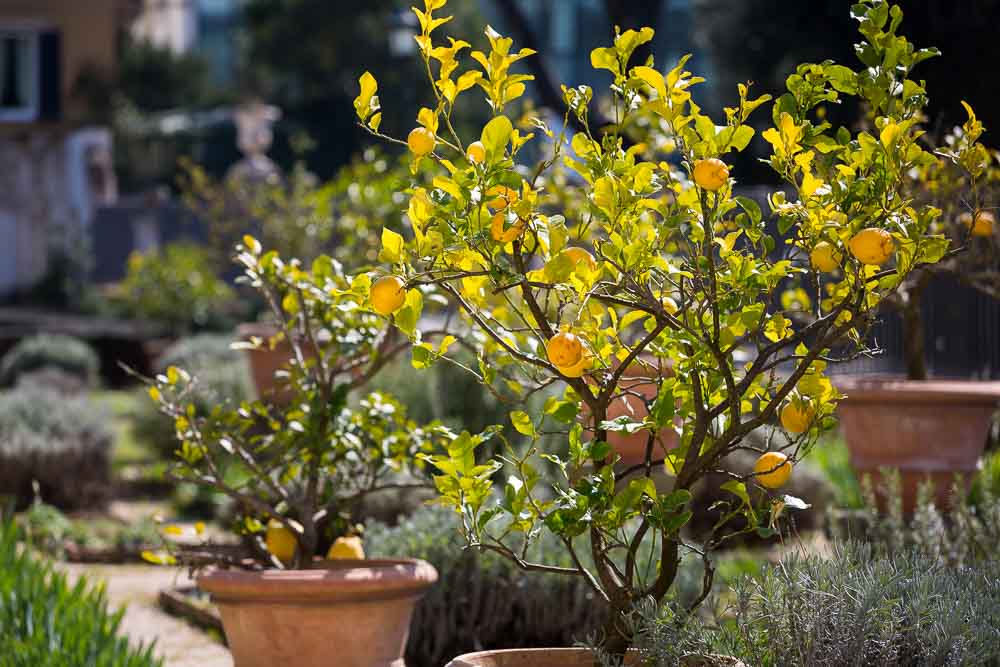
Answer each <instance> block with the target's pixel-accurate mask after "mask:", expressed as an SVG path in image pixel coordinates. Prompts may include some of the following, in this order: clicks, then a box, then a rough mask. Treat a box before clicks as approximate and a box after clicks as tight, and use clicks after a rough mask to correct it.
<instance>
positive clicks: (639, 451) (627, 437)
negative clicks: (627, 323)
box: [607, 360, 677, 465]
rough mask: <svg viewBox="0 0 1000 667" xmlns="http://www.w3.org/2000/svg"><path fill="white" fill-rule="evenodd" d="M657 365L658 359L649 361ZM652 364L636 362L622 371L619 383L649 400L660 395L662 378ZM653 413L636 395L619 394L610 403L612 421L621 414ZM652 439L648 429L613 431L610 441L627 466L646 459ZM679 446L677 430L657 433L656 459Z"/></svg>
mask: <svg viewBox="0 0 1000 667" xmlns="http://www.w3.org/2000/svg"><path fill="white" fill-rule="evenodd" d="M648 363H650V364H652V365H654V366H655V365H657V363H658V362H657V361H656V360H653V361H650V362H648ZM670 374H671V372H670V369H669V368H667V369H665V370H664V375H665V376H669V375H670ZM655 376H656V373H655V371H653V370H652V369H651V368H649V366H647V365H646V364H644V363H640V362H638V361H634V362H632V363H631V364H630V365H629V367H628V368H627V369H625V372H624V373H623V374H622V377H621V379H620V380H619V382H618V386H619V388H621V389H625V390H628V391H631V392H635V393H637V394H641V395H642V396H644V397H645V398H646V400H649V399H652V398H655V397H656V393H657V392H658V391H659V389H660V388H659V378H657V377H655ZM648 414H649V411H648V410H646V404H645V403H644V402H643V401H642V400H641V399H640V398H639V397H638V396H632V395H628V394H627V395H624V396H619V397H618V398H616V399H615V400H613V401H612V402H611V404H610V405H609V406H608V415H607V416H608V421H612V420H615V419H617V418H618V417H623V416H624V417H628V418H629V419H632V420H634V421H642V420H643V419H645V418H646V416H647V415H648ZM648 439H649V434H648V432H647V431H645V430H643V431H639V432H637V433H631V434H629V433H622V432H620V431H619V432H609V433H608V444H609V445H611V446H612V447H613V448H614V450H615V451H616V452H618V455H619V456H621V463H622V464H624V465H636V464H639V463H642V462H643V461H645V460H646V441H647V440H648ZM676 446H677V433H676V432H675V431H674V430H673V429H663V430H661V431H660V432H659V433H657V434H656V440H655V442H654V446H653V458H654V459H660V458H663V457H664V456H666V453H667V452H668V451H670V450H671V449H673V448H674V447H676Z"/></svg>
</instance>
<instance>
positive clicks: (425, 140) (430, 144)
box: [406, 127, 437, 157]
mask: <svg viewBox="0 0 1000 667" xmlns="http://www.w3.org/2000/svg"><path fill="white" fill-rule="evenodd" d="M436 143H437V139H436V138H435V137H434V133H433V132H431V131H430V130H428V129H427V128H426V127H415V128H413V129H412V130H410V134H409V136H408V137H406V145H407V146H409V147H410V152H411V153H413V154H414V155H416V156H417V157H422V156H424V155H427V154H428V153H430V152H431V151H433V150H434V144H436Z"/></svg>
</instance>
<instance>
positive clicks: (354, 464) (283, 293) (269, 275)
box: [149, 237, 454, 568]
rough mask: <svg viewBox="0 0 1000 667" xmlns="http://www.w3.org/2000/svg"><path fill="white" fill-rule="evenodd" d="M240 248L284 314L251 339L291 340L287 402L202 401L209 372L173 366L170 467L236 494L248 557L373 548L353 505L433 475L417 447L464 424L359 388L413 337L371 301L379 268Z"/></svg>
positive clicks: (298, 561)
mask: <svg viewBox="0 0 1000 667" xmlns="http://www.w3.org/2000/svg"><path fill="white" fill-rule="evenodd" d="M237 250H238V254H237V262H238V263H239V264H240V265H241V267H242V268H243V271H244V278H245V281H246V282H248V283H249V284H250V285H251V286H253V287H254V288H256V289H257V290H259V291H260V292H261V294H262V295H263V297H264V298H265V300H266V301H267V302H268V303H269V304H270V305H271V307H272V311H273V314H274V317H275V319H276V320H277V321H278V322H279V323H280V330H279V333H278V334H277V335H276V336H275V338H273V339H271V340H253V341H251V342H250V343H248V345H251V346H269V345H275V344H277V343H279V342H281V341H287V342H288V344H289V345H290V346H291V348H292V350H293V360H292V362H291V364H290V366H289V367H288V368H287V369H284V370H282V371H280V373H281V374H282V376H283V381H284V383H285V384H287V387H288V389H289V391H290V394H291V396H292V398H291V401H290V403H289V405H288V406H286V407H283V408H278V407H276V406H273V405H270V404H267V403H263V402H260V401H253V402H244V403H242V404H240V405H228V404H221V405H218V406H214V407H212V408H208V409H206V408H204V407H201V408H199V407H198V406H199V405H201V403H195V402H193V401H192V400H191V396H192V395H193V394H192V392H193V391H194V390H195V389H196V387H197V384H198V378H197V377H196V376H192V375H190V374H189V373H187V372H186V371H184V370H183V369H180V368H175V367H171V368H169V369H168V370H167V372H166V373H165V374H163V375H161V376H158V377H156V378H155V379H154V380H153V382H152V386H151V387H150V389H149V394H150V397H151V398H152V399H153V400H154V401H156V403H157V404H158V406H159V408H160V410H161V411H162V412H163V413H164V414H166V415H168V416H170V417H171V418H172V419H173V421H174V426H175V429H176V434H177V441H178V447H177V452H176V455H177V458H176V460H175V461H174V463H173V464H172V465H171V468H170V475H171V476H172V477H173V478H174V479H176V480H179V481H185V482H191V483H194V484H197V485H200V486H204V487H207V488H210V489H212V490H214V491H217V492H219V493H222V494H225V495H226V496H227V497H229V498H230V499H231V500H232V501H233V503H234V505H235V507H236V509H237V512H238V514H239V519H238V522H237V525H236V529H237V531H238V532H240V533H242V534H243V535H244V536H245V538H246V539H245V544H246V546H247V547H248V548H249V550H250V551H249V554H248V555H249V556H250V557H251V558H252V559H253V560H254V561H255V562H257V563H258V564H261V565H264V566H265V567H276V568H309V567H312V566H313V564H314V557H316V556H321V555H323V554H324V553H327V554H328V556H329V557H363V554H364V551H363V548H362V546H361V544H360V542H359V541H358V539H357V536H356V535H351V534H350V533H351V532H352V530H353V527H352V526H351V524H350V523H349V519H350V512H351V509H352V506H353V503H355V502H357V501H358V500H360V499H361V498H363V497H364V496H367V495H369V494H372V493H377V492H379V491H382V490H385V489H387V488H400V487H401V486H402V487H405V486H426V485H429V482H428V481H427V480H426V479H425V478H424V477H423V475H422V469H423V468H424V467H425V466H424V463H423V461H422V460H421V459H419V458H418V455H419V454H422V453H430V452H432V451H435V450H436V449H439V448H440V447H442V446H443V444H444V443H446V442H450V441H451V440H452V439H453V437H454V436H453V435H452V434H450V433H449V432H448V431H447V430H445V429H444V428H443V427H441V426H440V425H438V424H436V423H435V424H429V425H418V424H416V423H414V422H413V421H412V420H410V419H408V418H407V417H406V409H405V407H404V406H403V405H401V404H400V403H399V402H398V401H396V400H395V399H394V398H393V397H392V396H390V395H388V394H385V393H381V392H372V393H369V394H367V395H362V396H361V398H359V399H355V400H351V394H352V392H360V391H362V390H363V389H364V387H365V385H366V383H367V382H368V381H369V380H370V379H371V378H372V377H374V376H375V374H376V373H377V372H378V371H379V370H380V369H381V368H382V367H383V366H384V364H385V363H386V362H387V361H388V360H389V359H391V358H392V357H393V356H394V355H395V354H396V353H398V352H399V351H401V350H403V349H405V348H407V347H409V343H408V342H407V341H405V340H404V341H399V340H397V339H395V338H394V337H393V336H391V335H390V334H391V331H390V330H389V328H388V327H387V326H386V325H385V321H384V320H383V319H382V318H381V317H379V316H378V315H376V314H374V313H373V312H372V304H371V302H370V299H369V296H370V293H371V296H372V297H374V296H375V294H376V292H374V291H373V288H372V285H371V280H370V279H369V278H368V276H367V275H362V276H359V277H356V278H350V277H348V276H346V275H345V274H344V272H343V269H342V267H341V265H340V264H339V263H338V262H336V261H335V260H333V259H331V258H330V257H328V256H320V257H319V258H318V259H316V260H315V261H314V262H313V263H312V264H311V265H310V266H303V265H302V263H301V262H299V261H298V260H296V259H291V260H287V261H286V260H283V259H282V258H281V257H280V256H279V255H278V254H277V253H276V252H274V251H268V252H265V251H264V250H263V249H262V247H261V245H260V243H259V242H258V241H257V240H256V239H254V238H251V237H247V238H245V239H244V241H243V244H241V245H240V246H239V247H238V248H237ZM407 472H409V473H411V474H409V475H400V473H407ZM326 545H330V546H329V551H325V550H326V548H327V546H326ZM220 558H221V559H222V560H226V557H225V555H223V556H221V557H220V556H219V555H218V554H216V553H213V552H212V551H211V550H210V549H206V548H205V547H203V546H199V547H196V548H195V549H194V550H193V551H188V552H187V553H185V552H184V551H182V552H181V560H184V559H187V561H188V562H191V563H193V564H201V563H204V562H206V561H207V562H213V561H216V560H219V559H220Z"/></svg>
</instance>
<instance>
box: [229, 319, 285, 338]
mask: <svg viewBox="0 0 1000 667" xmlns="http://www.w3.org/2000/svg"><path fill="white" fill-rule="evenodd" d="M278 331H279V327H278V323H277V322H243V323H241V324H238V325H236V335H237V337H239V338H240V339H246V338H250V337H251V336H258V337H260V338H270V337H271V336H273V335H274V334H276V333H278Z"/></svg>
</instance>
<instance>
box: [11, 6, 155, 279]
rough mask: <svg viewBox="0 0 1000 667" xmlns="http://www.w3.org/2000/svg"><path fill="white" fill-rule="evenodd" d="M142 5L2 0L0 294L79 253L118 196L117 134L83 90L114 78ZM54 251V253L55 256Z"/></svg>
mask: <svg viewBox="0 0 1000 667" xmlns="http://www.w3.org/2000/svg"><path fill="white" fill-rule="evenodd" d="M137 9H138V5H137V1H136V0H0V295H3V294H6V293H10V292H12V291H14V290H18V289H24V288H27V287H30V286H31V285H33V284H34V283H36V282H37V281H38V280H39V279H41V278H42V277H43V276H44V275H45V272H46V270H47V268H48V266H49V262H50V258H52V257H57V256H60V255H61V254H65V253H69V254H72V253H73V252H75V251H77V250H78V249H79V248H80V247H81V244H83V243H84V241H85V239H86V236H87V228H88V225H89V224H90V221H91V219H92V217H93V214H94V211H95V210H96V207H97V206H99V205H102V204H106V203H112V202H113V201H114V200H115V199H116V197H117V192H116V187H115V183H114V175H113V172H112V170H111V148H112V147H111V135H110V132H109V131H108V129H107V128H106V127H103V126H99V125H98V126H94V125H92V124H87V123H88V122H89V123H92V122H93V119H92V118H90V117H91V116H92V114H89V113H88V112H89V111H90V110H89V109H88V108H87V100H86V99H85V97H84V96H82V95H80V94H79V89H78V84H79V82H81V81H82V80H83V79H85V78H91V79H97V80H100V79H103V80H110V78H111V77H112V76H113V74H114V69H115V60H116V56H115V54H116V52H117V39H118V28H119V26H120V25H122V22H123V21H128V20H131V19H132V18H133V16H134V15H135V13H136V12H137ZM54 251H55V252H54Z"/></svg>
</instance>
